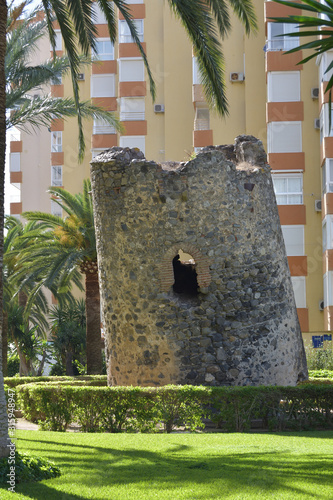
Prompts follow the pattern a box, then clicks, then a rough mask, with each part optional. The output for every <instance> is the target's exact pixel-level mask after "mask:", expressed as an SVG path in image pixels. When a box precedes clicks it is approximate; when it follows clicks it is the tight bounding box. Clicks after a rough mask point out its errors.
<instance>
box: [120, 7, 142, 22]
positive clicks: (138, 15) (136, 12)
mask: <svg viewBox="0 0 333 500" xmlns="http://www.w3.org/2000/svg"><path fill="white" fill-rule="evenodd" d="M128 7H129V12H130V14H131V16H132V18H133V19H144V18H145V17H146V6H145V4H143V3H142V4H133V5H129V6H128ZM119 19H121V20H123V19H124V16H123V15H122V13H121V12H119Z"/></svg>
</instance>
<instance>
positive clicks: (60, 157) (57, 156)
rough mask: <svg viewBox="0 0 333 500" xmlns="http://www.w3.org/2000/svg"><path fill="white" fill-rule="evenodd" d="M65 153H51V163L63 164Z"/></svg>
mask: <svg viewBox="0 0 333 500" xmlns="http://www.w3.org/2000/svg"><path fill="white" fill-rule="evenodd" d="M63 164H64V153H63V152H62V153H51V165H63Z"/></svg>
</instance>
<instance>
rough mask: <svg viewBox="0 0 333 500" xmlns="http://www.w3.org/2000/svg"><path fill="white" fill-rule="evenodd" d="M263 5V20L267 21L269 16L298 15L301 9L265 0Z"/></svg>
mask: <svg viewBox="0 0 333 500" xmlns="http://www.w3.org/2000/svg"><path fill="white" fill-rule="evenodd" d="M296 2H298V0H296ZM299 3H300V2H299ZM264 5H265V21H269V18H270V17H288V16H292V15H294V16H299V15H300V14H301V9H293V8H292V7H287V6H286V5H280V4H278V3H275V2H265V3H264Z"/></svg>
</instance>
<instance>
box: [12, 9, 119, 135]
mask: <svg viewBox="0 0 333 500" xmlns="http://www.w3.org/2000/svg"><path fill="white" fill-rule="evenodd" d="M24 5H25V4H24V3H23V4H21V5H20V6H19V7H17V8H16V9H14V10H13V11H11V12H10V13H9V16H8V20H7V26H8V28H7V29H8V34H7V48H6V58H5V74H6V108H7V121H6V127H7V129H9V128H10V127H13V126H16V127H17V128H26V127H27V125H31V126H32V127H33V128H38V127H40V126H47V127H48V126H50V125H51V124H52V122H53V120H54V119H56V118H63V117H72V116H77V114H78V111H77V107H76V103H75V101H74V99H73V98H70V97H68V98H66V99H57V98H55V97H52V96H51V95H50V94H45V92H44V91H43V89H44V88H45V86H46V85H49V84H50V82H51V81H52V80H56V79H57V78H59V75H64V74H66V73H67V72H68V71H69V69H70V65H69V60H68V57H55V58H54V59H50V60H48V61H45V62H43V63H41V64H38V65H35V66H31V64H30V60H31V57H32V55H33V53H34V52H35V51H36V48H37V42H38V40H39V39H40V38H41V37H43V36H45V35H46V21H45V20H44V19H40V20H38V21H36V18H37V17H36V11H33V12H31V14H30V15H29V16H28V17H26V18H25V19H24V20H21V19H17V18H18V17H19V14H20V13H21V11H22V9H23V7H24ZM90 62H91V59H90V58H87V57H84V58H83V57H82V58H81V63H82V64H88V63H90ZM36 92H39V94H36ZM78 109H79V112H80V114H81V116H82V117H83V118H97V119H103V120H104V121H106V122H107V123H109V124H110V125H112V126H114V127H115V128H116V129H118V130H119V129H120V124H119V122H118V120H117V119H116V118H115V115H114V114H113V113H110V112H108V111H105V110H103V109H102V108H100V107H98V106H94V105H92V104H91V103H90V102H88V101H84V102H79V103H78ZM8 111H10V113H8Z"/></svg>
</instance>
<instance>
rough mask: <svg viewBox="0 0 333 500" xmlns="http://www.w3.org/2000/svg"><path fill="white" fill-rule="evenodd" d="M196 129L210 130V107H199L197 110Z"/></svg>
mask: <svg viewBox="0 0 333 500" xmlns="http://www.w3.org/2000/svg"><path fill="white" fill-rule="evenodd" d="M194 130H209V109H208V108H197V109H196V110H195V119H194Z"/></svg>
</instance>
